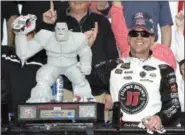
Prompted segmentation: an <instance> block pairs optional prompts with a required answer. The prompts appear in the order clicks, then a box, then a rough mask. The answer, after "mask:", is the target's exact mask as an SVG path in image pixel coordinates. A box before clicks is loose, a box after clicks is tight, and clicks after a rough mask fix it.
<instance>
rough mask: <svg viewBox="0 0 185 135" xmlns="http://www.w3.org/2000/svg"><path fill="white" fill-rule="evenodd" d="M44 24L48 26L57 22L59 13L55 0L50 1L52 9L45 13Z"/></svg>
mask: <svg viewBox="0 0 185 135" xmlns="http://www.w3.org/2000/svg"><path fill="white" fill-rule="evenodd" d="M42 17H43V22H45V23H47V24H54V23H55V22H56V20H57V13H56V10H54V3H53V0H50V9H49V10H48V11H46V12H44V13H43V15H42Z"/></svg>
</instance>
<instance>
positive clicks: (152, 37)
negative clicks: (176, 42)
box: [151, 36, 155, 45]
mask: <svg viewBox="0 0 185 135" xmlns="http://www.w3.org/2000/svg"><path fill="white" fill-rule="evenodd" d="M154 42H155V36H151V45H153V44H154Z"/></svg>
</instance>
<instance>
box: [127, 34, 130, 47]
mask: <svg viewBox="0 0 185 135" xmlns="http://www.w3.org/2000/svg"><path fill="white" fill-rule="evenodd" d="M130 40H131V37H129V36H127V42H128V44H129V45H130Z"/></svg>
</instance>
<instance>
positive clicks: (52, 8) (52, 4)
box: [50, 0, 54, 11]
mask: <svg viewBox="0 0 185 135" xmlns="http://www.w3.org/2000/svg"><path fill="white" fill-rule="evenodd" d="M50 10H52V11H54V3H53V0H50Z"/></svg>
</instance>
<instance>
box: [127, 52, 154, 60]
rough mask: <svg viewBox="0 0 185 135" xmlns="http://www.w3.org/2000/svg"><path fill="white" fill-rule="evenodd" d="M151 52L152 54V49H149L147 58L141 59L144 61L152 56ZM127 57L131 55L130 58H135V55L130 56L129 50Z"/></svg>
mask: <svg viewBox="0 0 185 135" xmlns="http://www.w3.org/2000/svg"><path fill="white" fill-rule="evenodd" d="M152 54H153V52H152V50H150V51H149V55H148V58H146V59H142V61H143V62H144V61H146V60H147V59H149V58H150V57H151V56H152ZM129 57H131V58H135V57H133V56H132V54H131V52H129ZM137 59H138V58H137Z"/></svg>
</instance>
